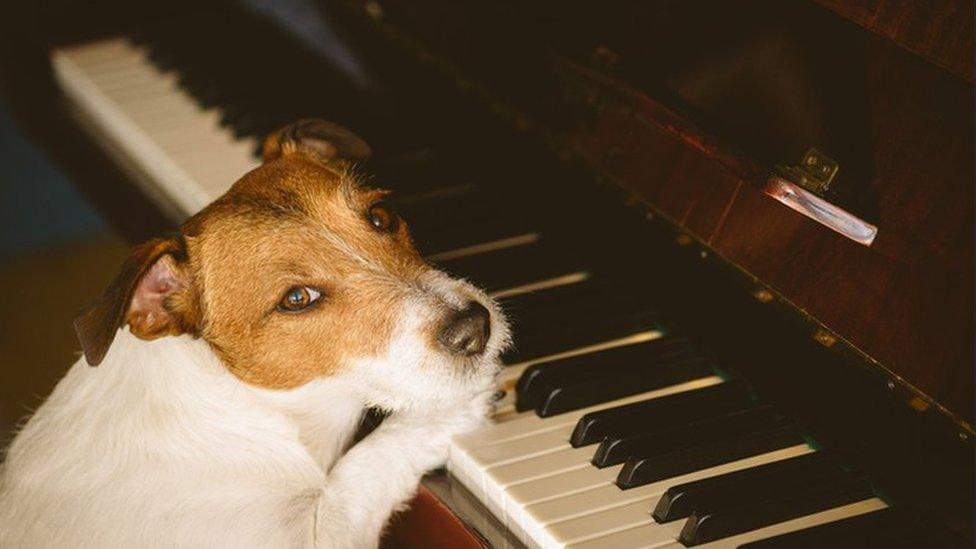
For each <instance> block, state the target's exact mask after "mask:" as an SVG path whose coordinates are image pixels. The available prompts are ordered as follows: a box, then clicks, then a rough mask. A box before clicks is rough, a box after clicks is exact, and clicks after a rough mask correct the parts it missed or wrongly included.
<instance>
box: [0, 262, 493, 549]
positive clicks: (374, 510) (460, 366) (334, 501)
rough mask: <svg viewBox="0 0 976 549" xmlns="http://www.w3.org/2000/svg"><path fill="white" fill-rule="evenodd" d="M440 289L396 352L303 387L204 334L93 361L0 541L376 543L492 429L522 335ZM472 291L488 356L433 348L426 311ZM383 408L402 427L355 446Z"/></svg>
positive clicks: (48, 421)
mask: <svg viewBox="0 0 976 549" xmlns="http://www.w3.org/2000/svg"><path fill="white" fill-rule="evenodd" d="M425 285H426V286H428V291H420V292H417V293H415V294H414V297H413V298H411V299H410V300H407V301H405V302H404V303H403V309H402V310H401V311H397V313H398V314H399V315H400V318H401V319H402V325H401V326H400V328H399V329H398V330H397V335H396V337H395V338H394V339H393V341H392V342H391V343H390V345H389V346H388V348H387V351H386V353H385V354H384V355H383V356H376V357H369V358H362V359H360V360H358V361H357V362H356V363H355V364H353V365H351V366H350V367H347V368H344V369H343V370H342V372H341V373H339V374H336V375H334V376H329V377H325V378H321V379H318V380H315V381H313V382H310V383H307V384H305V385H304V386H302V387H299V388H297V389H293V390H287V391H272V390H268V389H261V388H257V387H253V386H250V385H248V384H246V383H243V382H242V381H240V380H239V379H237V378H236V377H235V376H233V375H232V374H231V373H229V372H228V370H227V369H226V368H225V367H224V365H223V364H222V363H221V361H220V359H219V358H218V357H217V356H216V355H215V353H214V352H213V351H212V349H211V348H210V346H209V344H208V343H206V342H205V341H203V340H199V339H193V338H191V337H189V336H186V335H183V336H178V337H164V338H161V339H157V340H153V341H144V340H141V339H138V338H136V337H135V336H133V335H131V334H130V333H129V332H128V330H127V329H123V330H120V331H119V333H118V335H117V337H116V339H115V342H114V343H113V344H112V347H111V348H110V350H109V352H108V354H107V356H106V358H105V360H104V362H103V363H102V364H101V365H99V366H98V367H97V368H93V367H90V366H88V364H87V363H86V362H85V360H84V358H82V359H79V360H78V362H77V363H75V364H74V366H73V367H72V368H71V369H70V371H69V372H68V373H67V375H66V376H65V377H64V378H63V379H62V380H61V382H60V383H59V384H58V386H57V387H56V389H55V390H54V392H53V394H52V395H51V396H50V397H49V398H48V399H47V401H46V402H45V403H44V404H43V405H42V406H41V407H40V408H39V409H38V410H37V412H36V413H35V414H34V416H33V418H32V419H31V420H30V421H29V422H27V424H26V425H25V426H24V427H23V429H22V430H21V432H20V433H19V434H18V436H17V437H16V439H15V440H14V442H13V444H12V445H11V447H10V448H9V450H8V453H7V456H6V461H5V463H4V464H3V470H2V471H0V547H4V548H6V547H32V548H34V547H262V548H274V547H289V548H291V547H372V546H375V545H376V544H377V543H378V540H379V537H380V534H381V532H382V529H383V527H384V525H385V523H386V521H387V519H388V518H389V516H390V514H391V513H392V512H394V511H395V510H397V509H399V508H401V507H402V506H403V505H404V504H405V502H407V501H408V499H409V498H410V497H411V495H412V494H413V493H414V491H415V490H416V487H417V484H418V481H419V479H420V477H421V476H422V475H423V473H424V472H426V471H429V470H430V469H432V468H434V467H436V466H438V465H439V464H441V463H442V462H443V460H444V459H445V457H446V452H447V447H448V444H449V441H450V438H451V436H452V435H454V434H456V433H458V432H462V431H466V430H469V429H471V428H473V427H474V426H476V425H478V424H479V423H480V422H482V421H483V418H484V417H485V415H486V412H487V410H488V408H489V406H490V404H489V402H490V398H491V393H492V385H493V378H494V374H495V373H496V371H497V356H498V353H499V352H500V349H501V348H502V347H503V346H504V344H505V342H506V340H507V337H508V335H507V329H506V327H505V325H504V320H502V317H501V315H500V313H499V311H498V310H497V308H496V307H495V306H494V305H493V304H491V303H490V301H489V300H488V299H487V297H485V296H484V294H482V293H481V292H479V291H477V290H475V289H474V288H472V287H470V286H469V285H468V284H465V283H463V282H458V281H453V280H450V279H448V278H447V277H446V276H444V275H442V274H441V273H439V272H437V271H433V270H432V271H431V272H430V273H429V281H428V284H425ZM431 289H436V291H430V290H431ZM465 296H477V298H478V299H479V301H482V302H483V303H485V304H486V305H487V306H489V309H490V310H492V312H493V315H492V322H491V328H492V335H491V338H490V340H489V344H488V350H487V351H486V353H485V354H484V355H483V356H481V357H477V358H475V359H458V358H457V357H447V356H445V355H444V354H443V353H441V352H439V351H437V350H436V349H430V348H429V345H428V344H427V343H425V342H424V340H423V338H422V336H421V331H422V327H423V324H424V323H425V322H428V321H429V320H430V318H429V317H430V315H431V314H433V313H432V312H431V311H432V310H433V308H432V307H430V306H429V305H430V304H429V303H425V300H426V301H430V300H435V301H436V300H440V301H441V305H443V304H444V303H445V302H451V301H459V300H462V299H464V297H465ZM301 344H305V345H307V344H311V343H310V342H302V343H301ZM459 361H461V362H463V363H459ZM372 405H379V406H382V407H383V408H385V409H387V410H391V411H392V415H391V416H390V417H389V418H387V420H386V421H385V422H384V423H383V424H382V425H381V426H380V427H379V428H378V429H376V430H375V431H374V432H373V433H372V434H370V435H369V436H367V437H366V438H365V439H364V440H362V441H361V442H359V443H357V444H356V445H355V446H353V447H352V448H351V449H349V450H348V451H346V447H347V446H348V444H349V442H350V438H351V436H352V435H353V433H354V431H355V429H356V427H357V425H358V422H359V419H360V416H361V412H362V410H363V408H364V406H372Z"/></svg>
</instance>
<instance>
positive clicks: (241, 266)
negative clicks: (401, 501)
mask: <svg viewBox="0 0 976 549" xmlns="http://www.w3.org/2000/svg"><path fill="white" fill-rule="evenodd" d="M368 155H369V148H368V147H367V146H366V144H365V143H363V141H362V140H360V139H359V138H358V137H356V136H355V135H353V134H352V133H350V132H349V131H348V130H345V129H343V128H341V127H338V126H336V125H334V124H330V123H328V122H324V121H319V120H305V121H301V122H297V123H295V124H292V125H290V126H287V127H285V128H284V129H282V130H280V131H279V132H276V133H275V134H273V135H272V136H270V137H269V138H268V139H267V140H266V142H265V144H264V155H263V156H264V162H263V164H262V165H261V166H259V167H258V168H256V169H254V170H253V171H251V172H249V173H248V174H246V175H244V176H243V177H242V178H241V179H240V180H239V181H238V182H237V183H235V184H234V186H233V187H231V189H230V190H229V191H228V192H227V193H226V194H224V195H223V196H221V197H220V198H218V199H217V200H216V201H215V202H213V203H212V204H210V205H209V206H207V207H206V208H205V209H203V210H202V211H201V212H200V213H198V214H197V215H195V216H193V217H192V218H191V219H189V220H188V221H187V222H186V223H185V224H184V225H183V226H182V227H180V230H179V232H178V233H177V234H176V235H175V236H173V237H170V238H160V239H154V240H151V241H149V242H146V243H144V244H142V245H140V246H138V247H136V248H135V249H134V251H133V253H132V256H131V257H130V258H129V260H128V261H127V262H126V264H125V265H124V266H123V269H122V272H121V273H120V274H119V276H118V278H117V279H116V281H115V282H114V283H113V284H112V285H111V286H110V287H109V289H108V290H107V291H106V293H105V295H104V296H103V297H102V299H101V300H100V301H99V302H97V303H96V304H95V305H94V306H93V307H92V308H91V309H89V310H88V311H86V312H85V313H84V314H83V315H82V316H81V317H80V318H79V319H78V320H77V321H76V323H75V327H76V330H77V332H78V336H79V339H80V341H81V344H82V348H83V350H84V353H85V356H86V358H87V360H88V362H89V364H91V365H97V364H98V363H99V362H101V361H102V359H103V358H104V356H105V354H106V352H107V351H108V348H109V346H110V345H111V343H112V340H113V338H114V336H115V333H116V331H117V329H118V328H120V327H123V326H126V325H128V326H129V328H130V330H131V332H132V333H133V334H135V335H136V336H138V337H140V338H143V339H153V338H157V337H162V336H167V335H177V334H191V335H193V336H195V337H202V338H203V339H204V340H206V341H207V342H208V343H209V344H210V346H211V347H212V349H213V350H214V352H215V353H216V354H217V356H219V357H220V359H221V360H222V361H223V363H224V364H225V365H226V367H227V368H228V369H229V370H230V372H232V373H233V374H234V375H236V376H237V377H238V378H240V379H241V380H243V381H244V382H246V383H249V384H253V385H256V386H260V387H265V388H271V389H290V388H295V387H299V386H302V385H305V384H307V383H309V382H311V381H314V380H317V379H321V378H327V377H339V376H342V377H344V378H349V379H353V380H355V381H356V383H355V384H354V385H353V386H355V387H358V388H359V389H358V390H362V391H363V395H362V396H363V399H364V400H365V401H366V402H367V403H369V404H373V405H379V406H383V407H385V408H387V409H392V410H396V409H400V408H405V407H411V406H414V405H422V402H423V401H424V400H426V399H429V398H437V397H438V395H443V394H461V393H463V392H464V391H467V390H470V389H471V387H473V386H476V385H479V384H480V385H484V382H485V380H486V379H489V378H490V377H491V376H492V375H493V374H494V371H495V369H496V367H497V363H498V354H499V352H500V350H501V348H502V347H503V346H504V345H505V342H506V340H507V337H508V334H507V327H506V325H505V321H504V319H503V317H502V315H501V313H500V312H499V310H498V308H497V307H496V306H495V304H494V303H493V302H492V301H491V300H490V299H489V298H488V297H487V296H486V295H485V294H484V293H483V292H482V291H480V290H479V289H477V288H475V287H474V286H472V285H471V284H468V283H467V282H464V281H460V280H455V279H452V278H450V277H448V276H447V275H445V274H444V273H442V272H440V271H438V270H436V269H435V268H433V267H431V266H430V265H428V264H427V263H426V262H425V261H424V260H423V258H422V257H421V256H420V255H419V254H418V253H417V251H416V249H415V248H414V246H413V244H412V242H411V239H410V232H409V229H408V227H407V223H406V222H405V221H404V220H403V219H400V218H399V217H398V216H397V213H396V211H395V210H394V209H393V207H392V205H391V203H390V202H389V199H388V198H389V197H388V193H387V192H386V191H383V190H381V189H378V188H374V187H372V186H368V185H365V184H363V183H361V182H360V181H359V180H357V177H356V175H355V172H354V170H353V164H354V163H355V162H357V161H359V160H362V159H364V158H365V157H366V156H368Z"/></svg>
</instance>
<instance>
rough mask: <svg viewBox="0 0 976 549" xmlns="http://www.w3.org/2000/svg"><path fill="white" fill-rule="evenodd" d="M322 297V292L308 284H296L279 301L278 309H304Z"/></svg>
mask: <svg viewBox="0 0 976 549" xmlns="http://www.w3.org/2000/svg"><path fill="white" fill-rule="evenodd" d="M321 297H322V292H320V291H318V290H316V289H314V288H309V287H308V286H295V287H294V288H291V289H290V290H288V291H287V292H285V296H284V297H282V298H281V301H279V302H278V309H279V310H281V311H285V312H288V313H297V312H299V311H304V310H305V309H307V308H308V307H309V306H310V305H312V304H313V303H315V302H316V301H318V300H319V298H321Z"/></svg>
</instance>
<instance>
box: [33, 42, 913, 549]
mask: <svg viewBox="0 0 976 549" xmlns="http://www.w3.org/2000/svg"><path fill="white" fill-rule="evenodd" d="M172 34H175V35H177V36H179V33H178V32H176V33H172ZM166 35H167V33H165V32H157V33H148V36H149V38H147V37H146V36H142V38H141V41H142V43H140V44H139V45H136V44H134V43H133V42H132V41H130V40H129V39H127V38H112V39H107V40H103V41H99V42H94V43H89V44H83V45H78V46H73V47H68V48H64V49H60V50H57V51H56V52H55V53H54V55H53V58H52V64H53V69H54V73H55V76H56V78H57V81H58V82H59V83H60V85H61V87H62V88H63V90H64V93H65V95H66V96H67V98H68V99H69V100H70V101H71V102H72V104H73V105H74V107H75V108H76V109H77V110H78V111H79V112H80V115H81V116H83V117H84V119H85V120H86V121H87V127H89V128H91V130H92V132H93V133H94V134H96V135H97V136H98V137H99V138H100V139H101V140H102V142H103V143H104V144H105V146H106V148H107V149H109V150H111V151H112V152H113V154H116V155H117V156H118V157H119V161H120V163H122V164H123V165H125V166H128V167H129V168H130V169H131V170H132V171H133V173H134V174H136V175H137V176H138V180H140V181H142V182H143V183H144V184H145V185H146V189H147V191H148V192H151V193H153V194H154V195H155V196H157V197H158V199H159V200H160V202H161V203H163V204H166V205H167V206H168V207H170V208H171V209H172V211H173V212H174V215H176V216H178V217H181V218H182V217H186V216H189V215H191V214H192V213H193V212H195V211H196V210H198V209H200V208H201V207H202V206H204V205H205V204H207V203H208V202H209V201H211V200H213V199H214V198H216V197H217V196H218V195H219V194H221V193H222V192H223V191H224V190H225V189H226V188H227V187H228V186H229V185H230V184H231V183H232V182H233V181H235V180H236V179H237V178H238V177H239V176H240V175H242V174H243V173H244V172H246V171H248V170H249V169H251V168H252V167H253V166H255V165H256V163H257V160H256V157H255V156H254V151H255V146H256V143H257V136H258V135H259V134H260V132H262V131H266V130H267V129H270V128H271V127H274V126H276V125H278V124H280V123H284V122H287V121H288V120H289V119H290V118H291V116H290V115H287V116H289V117H290V118H284V116H286V114H281V113H279V116H280V117H281V119H275V118H274V116H270V117H265V118H262V119H260V120H259V122H260V123H257V124H252V123H250V122H249V123H246V124H245V123H243V122H240V117H237V120H238V122H234V120H235V117H233V116H229V115H228V108H227V107H226V106H225V105H223V104H222V103H221V101H220V99H219V98H220V96H221V90H220V89H219V86H218V89H217V93H216V97H217V98H218V99H216V100H215V99H214V96H210V95H208V94H205V93H203V91H201V90H204V91H205V90H211V91H212V90H213V87H212V86H209V85H204V86H200V85H190V86H188V85H186V78H184V76H185V75H184V73H186V72H190V69H188V68H186V67H184V66H182V65H181V61H180V59H181V58H180V56H179V55H175V56H171V55H169V53H172V51H171V50H172V49H173V48H176V46H174V45H172V44H171V43H167V42H165V41H160V38H159V37H161V36H166ZM152 37H155V38H152ZM177 53H178V52H177ZM157 59H167V60H168V61H167V65H168V66H167V67H166V68H161V67H159V66H157V65H156V60H157ZM174 59H175V61H174ZM245 65H246V64H245ZM214 70H217V69H216V68H215V69H214ZM228 70H230V69H228ZM241 70H243V68H242V69H241ZM311 71H312V69H309V70H308V71H306V72H304V73H301V74H300V75H299V76H294V75H293V78H302V81H305V80H307V75H309V74H314V72H311ZM196 72H197V73H199V71H196ZM303 75H304V76H303ZM198 76H199V74H198ZM224 80H225V81H230V82H242V81H244V80H243V79H242V78H241V77H240V75H237V77H236V79H235V78H228V79H224ZM281 87H282V88H287V87H288V86H287V85H284V84H282V86H281ZM282 101H285V100H284V99H283V100H282ZM311 114H318V113H311ZM242 125H243V126H244V127H242ZM429 152H430V151H429V150H426V149H420V150H418V152H416V153H415V154H412V155H411V154H407V155H400V156H395V157H391V159H390V160H389V162H387V163H385V164H384V163H378V164H376V167H377V170H378V173H379V176H378V181H379V183H380V184H382V185H385V186H387V185H388V186H391V187H393V188H394V189H395V190H396V191H397V192H398V194H399V196H400V200H401V210H402V211H403V213H404V216H405V218H406V219H407V220H408V222H410V224H411V228H412V231H413V233H414V235H415V238H416V241H417V244H418V248H419V249H420V250H421V252H422V253H424V254H426V255H427V257H429V258H431V259H432V260H433V261H435V262H437V263H438V264H440V265H441V266H442V267H443V268H445V269H446V270H448V271H449V272H451V273H453V274H455V275H458V276H464V277H467V278H470V279H473V280H475V281H476V282H479V283H481V284H482V285H483V286H484V287H485V288H487V289H488V290H489V291H490V292H491V293H492V294H493V295H495V296H497V297H498V298H499V299H500V300H501V301H502V304H503V306H504V307H505V308H506V310H507V311H508V312H509V314H510V315H511V317H512V321H513V325H514V333H515V335H516V343H515V347H514V348H513V349H512V350H510V351H509V352H507V353H506V355H505V357H504V358H505V361H506V363H507V364H508V365H509V366H508V367H507V368H506V369H505V371H504V372H503V373H502V374H501V378H500V382H501V385H502V388H503V390H504V391H505V393H504V397H502V398H501V400H500V401H499V402H498V406H497V413H496V416H495V421H494V422H493V423H492V424H491V425H489V426H486V427H484V428H482V429H480V430H478V431H476V432H472V433H469V434H466V435H464V436H461V437H458V438H457V439H456V440H455V441H454V443H453V445H452V447H451V451H450V459H449V463H448V469H449V471H450V475H451V476H452V478H453V479H454V480H455V481H456V482H458V483H460V484H461V485H463V486H464V487H465V489H466V490H467V491H468V492H469V493H470V495H471V496H473V497H474V498H475V499H476V500H477V501H478V502H480V505H483V506H484V507H485V508H487V509H488V510H489V511H490V512H491V513H492V514H493V515H494V517H496V518H497V520H498V521H499V522H501V523H502V524H503V525H504V526H505V527H506V528H507V529H508V530H509V531H510V532H511V534H512V535H513V536H514V538H515V539H517V540H518V543H521V544H524V545H526V546H529V547H534V548H536V547H538V548H553V547H573V548H614V549H628V548H648V547H667V548H679V547H686V546H700V547H708V548H712V547H752V548H760V549H762V548H777V547H794V546H800V545H802V546H810V547H826V546H862V545H865V544H866V545H872V544H876V543H882V544H884V542H885V540H887V541H888V542H894V541H898V542H899V543H900V542H903V541H905V540H919V544H917V546H920V547H921V546H925V543H922V541H924V540H926V539H929V538H927V537H926V536H929V533H927V531H926V530H925V528H924V527H923V526H922V525H921V524H920V523H919V522H918V521H917V520H915V519H913V518H912V517H909V516H907V515H906V514H904V513H901V512H900V510H899V509H896V508H889V507H888V506H887V504H886V503H885V502H884V501H882V500H881V499H880V498H878V497H877V496H876V495H875V493H874V491H873V489H872V486H871V483H870V479H869V478H867V477H866V476H864V475H863V474H861V473H860V472H859V471H857V470H855V469H852V468H850V467H848V466H847V465H846V464H844V463H843V462H842V461H840V460H839V459H838V458H836V457H835V456H833V455H831V454H830V453H829V452H826V451H824V450H821V449H819V448H818V447H817V446H816V445H814V444H813V443H812V442H811V441H810V440H809V439H807V438H806V437H805V436H804V432H803V429H802V426H800V425H797V424H795V423H794V422H793V421H792V420H791V419H790V418H789V417H787V416H786V415H784V414H782V413H781V412H779V411H778V410H776V409H775V408H774V407H772V406H770V405H769V404H767V403H765V402H764V401H763V400H762V399H761V398H760V397H759V396H757V395H756V394H754V393H753V391H752V389H751V388H750V386H749V384H748V381H747V380H743V379H739V378H737V376H736V375H735V374H734V372H731V371H730V370H727V369H724V368H722V365H721V364H717V363H716V362H715V361H714V360H713V358H712V357H711V356H710V355H709V354H707V353H706V352H704V351H703V350H702V349H701V348H700V347H699V346H698V344H697V342H692V341H689V340H687V339H685V338H683V337H682V336H681V335H680V333H676V332H674V331H673V330H672V329H671V328H670V327H669V324H668V321H667V314H666V312H663V311H658V310H656V308H655V306H654V300H653V296H649V295H646V293H647V292H646V290H635V289H634V288H635V286H634V285H633V284H632V278H630V277H628V275H627V273H628V271H629V266H628V265H627V264H626V261H625V259H624V260H620V259H619V258H618V260H617V262H616V264H613V258H608V257H607V255H606V254H605V253H603V254H601V250H600V245H599V242H598V241H596V242H593V241H592V235H593V233H594V231H595V230H596V229H594V227H593V226H587V225H586V223H581V224H580V225H581V226H578V227H577V226H575V224H573V223H567V222H566V220H567V219H570V220H585V219H587V218H586V215H588V213H587V210H585V209H580V208H586V207H588V206H589V205H587V204H582V205H580V204H575V205H574V204H573V203H572V202H571V201H570V199H568V198H567V199H566V206H565V207H563V206H562V205H560V206H559V208H552V207H550V206H551V205H549V204H547V203H546V202H544V200H545V199H546V196H545V195H544V194H543V193H542V191H539V192H538V193H533V191H532V188H533V185H532V181H526V180H522V181H517V179H518V176H517V174H516V175H512V174H510V173H504V172H503V173H502V175H503V176H504V177H505V178H509V179H516V181H509V182H507V183H505V184H506V185H508V187H506V188H508V189H518V197H519V200H515V201H513V200H511V199H510V198H508V197H507V195H506V194H505V193H503V192H498V191H499V188H500V186H501V185H502V184H501V183H497V182H493V181H488V180H487V179H490V178H491V175H490V173H494V175H495V176H498V175H499V174H498V173H497V172H486V175H484V176H483V177H484V178H483V179H482V180H478V181H470V180H469V179H468V178H461V177H457V176H456V175H452V174H451V170H450V169H440V168H439V166H440V164H439V162H440V163H441V164H443V162H442V160H438V159H437V157H436V155H433V156H432V158H433V160H430V158H431V155H430V154H428V153H429ZM418 166H420V167H419V168H418ZM452 177H453V179H452ZM573 208H577V209H576V210H575V211H572V210H573ZM553 210H558V211H553ZM571 211H572V212H571ZM602 222H603V221H602V220H601V221H599V222H597V223H595V224H594V226H595V225H598V224H599V223H602ZM574 230H575V231H576V232H573V231H574ZM580 235H584V236H583V237H581V236H580ZM596 258H599V259H596ZM642 287H646V285H645V286H642ZM491 541H492V542H493V543H494V544H495V545H496V546H499V547H502V546H508V545H509V544H510V541H511V540H510V538H504V539H501V538H499V539H492V540H491ZM516 545H517V544H516Z"/></svg>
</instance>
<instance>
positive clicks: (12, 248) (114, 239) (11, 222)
mask: <svg viewBox="0 0 976 549" xmlns="http://www.w3.org/2000/svg"><path fill="white" fill-rule="evenodd" d="M126 248H127V245H126V244H125V243H124V242H123V240H122V239H121V238H120V237H119V236H118V235H117V234H115V233H113V231H112V230H111V229H110V228H109V227H108V225H107V224H106V222H105V221H104V220H103V218H102V217H101V216H100V215H99V214H98V212H97V211H96V210H95V208H94V207H93V206H92V205H91V204H90V203H89V202H88V201H87V200H86V199H85V198H84V197H83V196H82V195H81V194H79V192H78V191H77V190H76V189H75V188H74V186H73V185H72V182H71V181H70V180H69V179H68V178H67V177H66V176H65V175H64V174H63V173H62V172H61V171H59V170H58V168H57V166H55V165H54V164H53V163H52V162H51V160H50V159H49V158H47V157H46V156H45V153H44V152H43V151H42V150H41V149H40V148H39V147H37V146H36V145H35V144H34V143H32V142H31V140H30V139H29V138H28V137H27V136H26V135H25V134H24V132H23V131H22V130H21V129H20V128H19V127H18V126H17V124H16V123H15V122H14V121H13V120H12V118H11V116H10V113H9V111H8V109H7V107H6V105H4V104H3V103H0V285H2V287H3V288H5V290H4V291H3V294H4V296H5V297H4V299H3V302H2V304H0V326H2V330H0V432H2V433H3V440H4V441H6V440H7V439H8V438H9V436H10V434H11V429H12V428H13V427H14V426H15V425H16V423H17V422H18V421H19V420H20V419H21V418H23V417H24V416H25V415H27V414H28V413H29V412H30V411H31V410H32V409H33V407H35V406H36V405H38V404H40V402H41V400H42V399H43V397H44V396H46V395H47V394H48V393H49V392H50V391H51V389H52V388H53V386H54V383H55V382H56V381H57V380H58V379H59V378H60V377H61V375H63V373H64V372H65V371H66V370H67V369H68V367H69V366H70V365H71V364H72V363H73V362H74V361H75V360H76V358H77V356H78V349H79V347H78V344H77V342H76V340H75V336H74V331H73V330H72V327H71V321H72V319H73V318H74V316H75V314H76V313H77V312H78V310H79V309H80V308H81V307H83V306H84V305H85V304H86V303H88V302H89V301H91V300H92V299H93V298H94V297H95V296H97V295H98V293H99V292H101V289H102V288H103V287H104V285H105V284H106V283H107V282H108V281H109V280H110V279H111V277H112V276H113V274H114V271H115V269H117V268H118V266H119V265H120V263H121V261H122V258H123V257H124V254H125V250H126Z"/></svg>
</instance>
